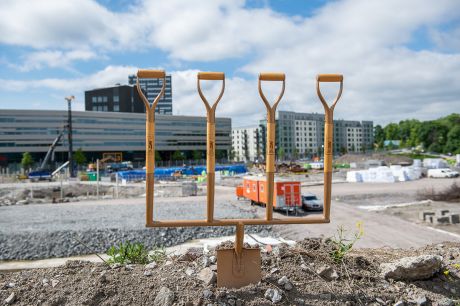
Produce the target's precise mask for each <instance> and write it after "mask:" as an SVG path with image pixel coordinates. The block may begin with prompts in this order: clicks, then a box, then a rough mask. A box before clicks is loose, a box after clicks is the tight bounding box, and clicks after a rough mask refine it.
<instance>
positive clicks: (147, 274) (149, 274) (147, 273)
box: [144, 270, 153, 276]
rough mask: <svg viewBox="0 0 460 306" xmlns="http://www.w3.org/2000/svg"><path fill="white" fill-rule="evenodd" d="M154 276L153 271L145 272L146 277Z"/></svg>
mask: <svg viewBox="0 0 460 306" xmlns="http://www.w3.org/2000/svg"><path fill="white" fill-rule="evenodd" d="M152 275H153V273H152V271H150V270H145V271H144V276H152Z"/></svg>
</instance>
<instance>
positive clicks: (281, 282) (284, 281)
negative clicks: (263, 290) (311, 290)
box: [278, 276, 293, 291]
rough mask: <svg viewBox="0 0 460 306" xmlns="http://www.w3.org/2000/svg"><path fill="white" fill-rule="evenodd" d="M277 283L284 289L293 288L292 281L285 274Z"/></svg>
mask: <svg viewBox="0 0 460 306" xmlns="http://www.w3.org/2000/svg"><path fill="white" fill-rule="evenodd" d="M278 285H281V286H284V289H285V290H287V291H290V290H292V288H293V286H292V283H291V282H290V281H289V279H288V278H287V277H286V276H283V277H281V278H280V279H279V280H278Z"/></svg>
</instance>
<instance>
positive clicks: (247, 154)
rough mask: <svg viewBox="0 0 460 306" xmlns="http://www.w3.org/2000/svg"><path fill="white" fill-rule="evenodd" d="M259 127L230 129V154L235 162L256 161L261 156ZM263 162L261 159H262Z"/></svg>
mask: <svg viewBox="0 0 460 306" xmlns="http://www.w3.org/2000/svg"><path fill="white" fill-rule="evenodd" d="M260 138H261V133H260V127H258V126H251V127H239V128H233V129H232V153H233V160H235V161H245V162H248V161H256V160H259V159H260V158H261V156H262V147H261V144H262V141H261V139H260ZM262 160H263V157H262Z"/></svg>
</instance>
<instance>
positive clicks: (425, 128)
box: [374, 113, 460, 154]
mask: <svg viewBox="0 0 460 306" xmlns="http://www.w3.org/2000/svg"><path fill="white" fill-rule="evenodd" d="M374 140H375V147H376V148H380V149H381V148H383V147H384V141H385V140H399V141H400V145H399V147H401V148H417V147H419V146H421V148H423V150H425V151H427V152H436V153H445V154H448V153H452V154H459V153H460V114H456V113H453V114H450V115H448V116H445V117H442V118H439V119H436V120H430V121H419V120H416V119H409V120H403V121H400V122H399V123H389V124H388V125H386V126H385V127H382V126H381V125H376V126H375V127H374Z"/></svg>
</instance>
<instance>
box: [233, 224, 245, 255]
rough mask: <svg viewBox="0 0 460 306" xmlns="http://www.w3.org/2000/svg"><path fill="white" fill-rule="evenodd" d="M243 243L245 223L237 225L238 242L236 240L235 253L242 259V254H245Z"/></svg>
mask: <svg viewBox="0 0 460 306" xmlns="http://www.w3.org/2000/svg"><path fill="white" fill-rule="evenodd" d="M243 243H244V225H243V223H241V222H240V223H238V224H237V225H236V240H235V252H236V256H237V257H238V258H239V259H240V258H241V254H242V253H243Z"/></svg>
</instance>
